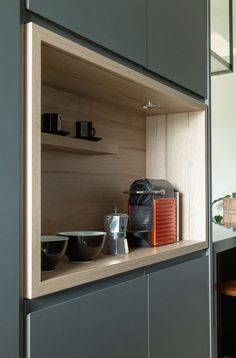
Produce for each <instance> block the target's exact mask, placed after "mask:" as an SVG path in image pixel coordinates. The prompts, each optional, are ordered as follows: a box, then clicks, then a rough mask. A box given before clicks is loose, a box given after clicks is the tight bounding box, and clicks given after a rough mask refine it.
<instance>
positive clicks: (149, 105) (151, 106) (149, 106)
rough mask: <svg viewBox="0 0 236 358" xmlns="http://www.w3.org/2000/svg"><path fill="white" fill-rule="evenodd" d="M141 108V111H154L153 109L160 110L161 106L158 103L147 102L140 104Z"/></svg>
mask: <svg viewBox="0 0 236 358" xmlns="http://www.w3.org/2000/svg"><path fill="white" fill-rule="evenodd" d="M141 107H142V108H143V109H155V108H160V107H161V106H160V104H158V103H152V102H150V101H148V102H147V103H144V104H142V105H141Z"/></svg>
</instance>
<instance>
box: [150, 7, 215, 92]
mask: <svg viewBox="0 0 236 358" xmlns="http://www.w3.org/2000/svg"><path fill="white" fill-rule="evenodd" d="M207 2H208V0H178V1H173V0H147V25H148V34H147V38H148V40H147V46H148V68H149V69H150V70H152V71H154V72H156V73H158V74H159V75H161V76H163V77H165V78H167V79H169V80H171V81H173V82H175V83H176V84H178V85H181V86H183V87H185V88H186V89H188V90H191V91H192V92H195V93H196V94H198V95H200V96H202V97H207V76H208V71H207V58H208V46H207V38H208V29H207V19H208V14H207Z"/></svg>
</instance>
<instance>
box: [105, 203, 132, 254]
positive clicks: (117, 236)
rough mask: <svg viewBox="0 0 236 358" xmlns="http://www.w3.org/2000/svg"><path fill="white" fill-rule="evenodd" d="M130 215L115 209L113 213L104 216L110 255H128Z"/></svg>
mask: <svg viewBox="0 0 236 358" xmlns="http://www.w3.org/2000/svg"><path fill="white" fill-rule="evenodd" d="M127 225H128V215H127V214H121V213H118V208H117V207H116V206H115V207H113V213H112V214H108V215H105V216H104V228H105V231H106V233H107V251H108V254H109V255H120V254H128V253H129V247H128V242H127V239H126V230H127Z"/></svg>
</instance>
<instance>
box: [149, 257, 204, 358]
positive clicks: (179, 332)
mask: <svg viewBox="0 0 236 358" xmlns="http://www.w3.org/2000/svg"><path fill="white" fill-rule="evenodd" d="M149 312H150V317H149V322H150V327H149V332H150V358H173V357H174V358H209V299H208V258H207V257H201V258H198V259H194V260H191V261H188V262H185V263H181V264H178V265H175V266H172V267H170V268H167V269H163V270H160V271H156V272H154V273H151V274H150V277H149Z"/></svg>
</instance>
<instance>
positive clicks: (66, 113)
mask: <svg viewBox="0 0 236 358" xmlns="http://www.w3.org/2000/svg"><path fill="white" fill-rule="evenodd" d="M44 112H59V113H61V114H62V126H63V129H65V130H68V131H70V132H71V136H74V135H75V122H76V120H82V119H84V120H91V121H92V122H93V126H94V127H95V128H96V133H97V134H96V135H97V136H98V137H101V138H102V140H101V142H100V143H101V145H102V143H104V144H103V145H105V146H108V147H109V146H110V147H111V148H113V146H115V145H117V146H118V147H119V153H118V154H117V155H112V156H108V155H100V156H87V155H82V154H73V153H66V152H56V151H48V150H44V146H43V151H42V194H41V195H42V214H41V215H42V233H43V234H45V235H46V234H48V235H54V234H57V233H58V232H60V231H68V230H82V231H83V230H101V229H103V216H104V215H105V214H108V213H110V212H112V207H113V206H114V205H118V206H119V208H120V210H121V211H122V212H126V211H127V206H128V204H127V203H128V197H127V195H125V194H123V191H125V190H127V189H129V187H130V185H131V183H132V182H133V181H134V180H135V179H136V178H142V177H145V172H146V144H145V143H146V138H145V133H146V131H145V126H146V123H145V118H144V117H143V116H140V115H138V114H136V113H133V112H128V111H127V110H124V109H122V108H120V109H117V108H115V107H113V106H111V105H107V104H105V103H104V102H98V101H95V100H91V99H87V98H81V97H80V96H77V95H72V94H69V93H66V92H62V91H60V90H56V89H53V88H50V87H47V86H43V91H42V113H44ZM60 139H61V141H64V140H66V139H68V140H69V139H70V138H64V137H61V138H60ZM71 140H72V138H71ZM75 141H76V139H75ZM100 143H89V147H91V145H92V144H95V145H96V144H100ZM112 143H113V144H112ZM86 144H87V142H85V145H86Z"/></svg>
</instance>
